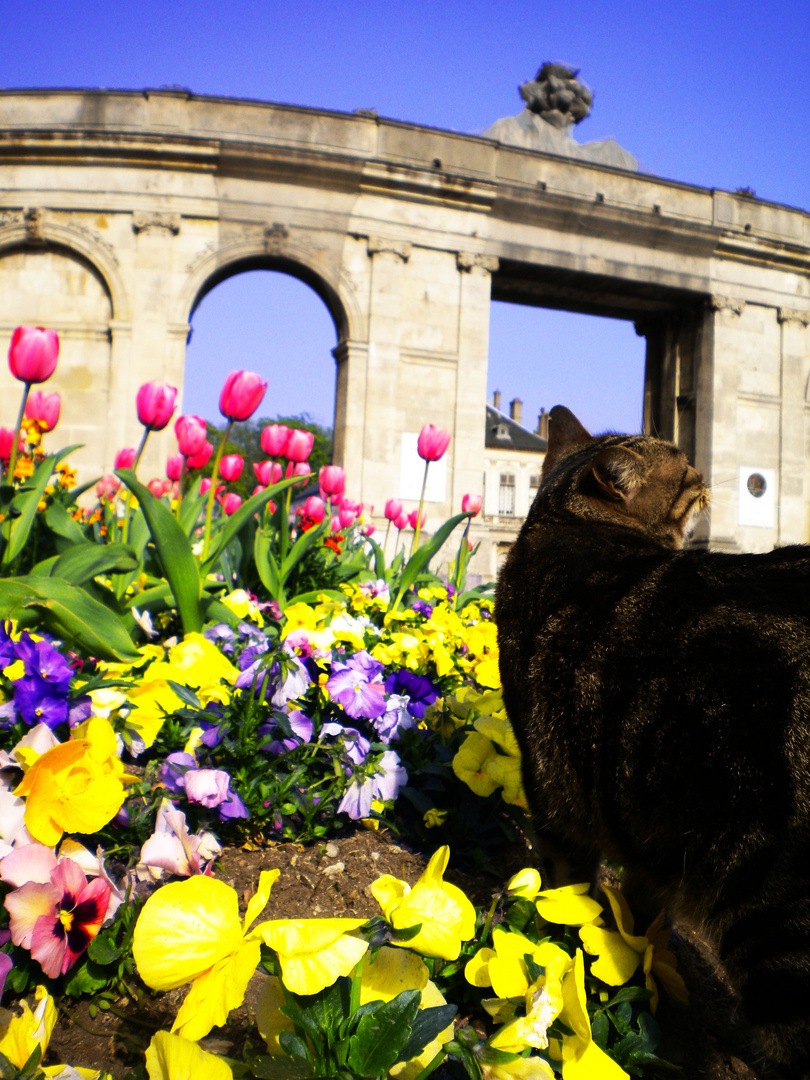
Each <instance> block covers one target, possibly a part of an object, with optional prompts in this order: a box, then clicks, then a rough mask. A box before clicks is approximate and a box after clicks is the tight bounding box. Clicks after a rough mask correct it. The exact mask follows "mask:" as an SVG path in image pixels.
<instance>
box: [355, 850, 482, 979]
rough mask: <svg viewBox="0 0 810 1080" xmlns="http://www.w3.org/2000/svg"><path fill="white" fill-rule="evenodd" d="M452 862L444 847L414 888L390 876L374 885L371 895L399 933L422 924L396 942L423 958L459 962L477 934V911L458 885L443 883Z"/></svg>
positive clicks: (375, 882)
mask: <svg viewBox="0 0 810 1080" xmlns="http://www.w3.org/2000/svg"><path fill="white" fill-rule="evenodd" d="M449 858H450V849H449V848H448V847H447V845H445V846H443V847H440V848H439V850H438V851H437V852H436V853H435V854H434V855H433V857H432V858H431V860H430V862H429V863H428V865H427V866H426V867H425V869H424V871H423V873H422V875H421V876H420V878H419V880H418V881H417V882H416V884H415V885H414V887H413V888H411V887H410V885H408V883H407V882H405V881H401V880H400V879H399V878H395V877H392V876H391V875H390V874H383V875H382V877H378V878H377V880H376V881H374V882H372V885H371V892H372V895H373V896H374V899H375V900H376V901H377V903H378V904H379V905H380V907H381V908H382V910H383V914H384V915H385V917H386V919H387V920H388V922H389V923H390V924H391V926H393V927H394V929H395V930H405V929H407V928H408V927H411V926H416V925H417V924H419V925H420V926H421V929H420V931H419V933H418V934H416V936H415V937H413V938H410V939H409V940H408V941H402V942H399V941H395V942H394V944H395V945H404V946H406V947H407V948H410V949H413V950H414V952H418V953H421V954H422V955H423V956H436V957H441V958H442V959H443V960H455V959H456V958H457V957H458V955H459V953H460V952H461V942H462V941H469V940H470V938H471V937H472V936H473V934H474V933H475V908H474V907H473V906H472V904H471V903H470V901H469V900H468V899H467V897H466V896H465V895H464V893H463V892H462V891H461V889H458V888H456V886H455V885H451V884H450V883H449V882H446V881H444V880H443V876H442V875H443V874H444V871H445V869H446V868H447V862H448V859H449Z"/></svg>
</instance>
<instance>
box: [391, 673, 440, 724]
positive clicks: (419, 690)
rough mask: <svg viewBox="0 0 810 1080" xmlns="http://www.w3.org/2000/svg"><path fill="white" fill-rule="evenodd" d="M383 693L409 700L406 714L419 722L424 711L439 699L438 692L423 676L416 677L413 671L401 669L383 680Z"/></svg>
mask: <svg viewBox="0 0 810 1080" xmlns="http://www.w3.org/2000/svg"><path fill="white" fill-rule="evenodd" d="M385 692H386V693H387V694H401V695H403V696H407V697H408V698H410V700H409V702H408V712H409V713H410V714H411V716H415V717H416V719H417V720H421V719H422V717H423V716H424V715H425V709H426V708H427V707H428V705H432V704H433V702H434V701H435V700H436V698H438V697H439V690H438V689H437V687H435V686H434V685H433V683H432V682H431V681H430V679H428V678H427V677H426V676H425V675H417V674H416V672H414V671H408V669H407V668H402V669H401V670H400V671H396V672H394V673H393V674H391V675H389V676H388V678H387V679H386V680H385Z"/></svg>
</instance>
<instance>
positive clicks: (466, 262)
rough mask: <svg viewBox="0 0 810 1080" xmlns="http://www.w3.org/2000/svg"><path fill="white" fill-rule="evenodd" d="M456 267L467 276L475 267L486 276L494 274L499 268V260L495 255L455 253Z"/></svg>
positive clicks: (468, 252)
mask: <svg viewBox="0 0 810 1080" xmlns="http://www.w3.org/2000/svg"><path fill="white" fill-rule="evenodd" d="M456 266H458V268H459V270H461V272H462V273H466V274H469V273H470V271H471V270H473V269H474V268H475V267H477V268H478V269H479V270H483V271H484V273H486V274H494V273H495V271H496V270H497V269H498V267H499V266H500V260H499V259H498V257H497V256H496V255H482V254H481V252H480V251H476V252H472V251H457V252H456Z"/></svg>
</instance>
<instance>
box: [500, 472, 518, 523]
mask: <svg viewBox="0 0 810 1080" xmlns="http://www.w3.org/2000/svg"><path fill="white" fill-rule="evenodd" d="M498 513H499V514H501V515H502V516H505V517H514V516H515V476H514V473H501V486H500V488H499V490H498Z"/></svg>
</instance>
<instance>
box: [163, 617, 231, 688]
mask: <svg viewBox="0 0 810 1080" xmlns="http://www.w3.org/2000/svg"><path fill="white" fill-rule="evenodd" d="M238 675H239V670H238V668H235V667H234V666H233V664H232V663H231V662H230V660H229V659H228V658H227V656H224V655H223V654H222V653H221V652H220V651H219V649H218V648H217V647H216V645H214V644H213V642H211V641H209V640H208V638H206V637H203V635H202V634H197V633H192V634H186V635H185V637H184V638H183V640H182V641H178V643H177V644H176V645H173V646H172V647H171V648H170V649H169V655H168V658H167V660H166V661H163V662H161V661H157V662H156V663H154V664H150V666H149V669H148V670H147V672H146V675H145V677H146V678H149V679H167V680H168V679H172V680H173V681H174V682H177V683H182V684H184V685H186V686H193V687H197V688H198V694H199V693H200V692H201V691H203V690H204V688H206V687H209V686H213V685H215V684H216V683H218V682H226V683H231V684H232V683H234V682H236V678H237V676H238ZM200 700H202V698H201V699H200Z"/></svg>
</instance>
